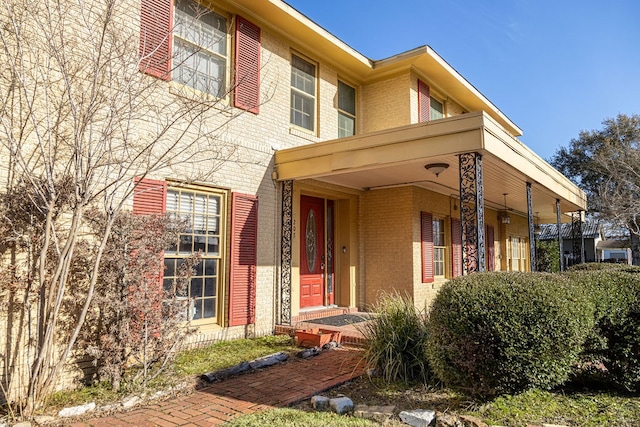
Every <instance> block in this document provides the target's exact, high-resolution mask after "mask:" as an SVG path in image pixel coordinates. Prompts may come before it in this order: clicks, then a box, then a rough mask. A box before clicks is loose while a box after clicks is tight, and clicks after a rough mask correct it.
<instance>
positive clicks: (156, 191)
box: [133, 178, 167, 215]
mask: <svg viewBox="0 0 640 427" xmlns="http://www.w3.org/2000/svg"><path fill="white" fill-rule="evenodd" d="M166 206H167V183H166V181H156V180H153V179H147V178H136V179H135V187H134V188H133V214H134V215H154V214H163V213H164V211H165V209H166Z"/></svg>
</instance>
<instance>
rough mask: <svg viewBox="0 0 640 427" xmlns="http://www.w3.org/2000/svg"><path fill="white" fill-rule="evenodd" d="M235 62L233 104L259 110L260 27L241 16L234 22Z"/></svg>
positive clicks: (245, 108)
mask: <svg viewBox="0 0 640 427" xmlns="http://www.w3.org/2000/svg"><path fill="white" fill-rule="evenodd" d="M235 42H236V46H235V48H236V62H235V77H236V82H235V83H236V87H235V91H234V104H235V106H236V107H238V108H242V109H243V110H247V111H250V112H252V113H255V114H258V113H259V112H260V28H259V27H257V26H256V25H254V24H252V23H251V22H249V21H247V20H246V19H244V18H242V17H241V16H238V17H237V22H236V40H235Z"/></svg>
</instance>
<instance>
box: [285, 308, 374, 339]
mask: <svg viewBox="0 0 640 427" xmlns="http://www.w3.org/2000/svg"><path fill="white" fill-rule="evenodd" d="M359 313H360V314H359ZM347 314H348V315H351V316H359V315H361V316H362V317H367V318H369V317H371V313H366V312H358V309H357V308H355V307H352V308H349V307H338V308H323V309H318V310H310V311H306V312H302V313H300V315H298V316H293V318H292V321H291V325H276V334H284V335H291V336H293V335H295V332H296V330H299V329H311V328H322V329H327V330H331V331H339V332H341V333H342V344H348V345H363V344H364V342H365V339H364V335H363V334H362V332H361V330H362V328H363V327H364V326H365V325H366V320H365V321H359V322H357V323H347V324H343V325H341V326H334V325H327V324H326V323H318V322H314V320H320V319H325V318H327V317H334V316H340V315H347ZM351 316H350V317H351Z"/></svg>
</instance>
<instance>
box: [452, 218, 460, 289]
mask: <svg viewBox="0 0 640 427" xmlns="http://www.w3.org/2000/svg"><path fill="white" fill-rule="evenodd" d="M451 275H452V276H453V277H458V276H461V275H462V229H461V227H460V220H459V219H456V218H451Z"/></svg>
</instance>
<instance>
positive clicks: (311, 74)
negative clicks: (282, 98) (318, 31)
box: [291, 55, 316, 131]
mask: <svg viewBox="0 0 640 427" xmlns="http://www.w3.org/2000/svg"><path fill="white" fill-rule="evenodd" d="M315 110H316V66H315V65H314V64H312V63H310V62H308V61H305V60H304V59H302V58H300V57H299V56H296V55H292V57H291V124H293V125H296V126H299V127H301V128H304V129H308V130H310V131H313V130H315V122H316V114H315Z"/></svg>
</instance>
